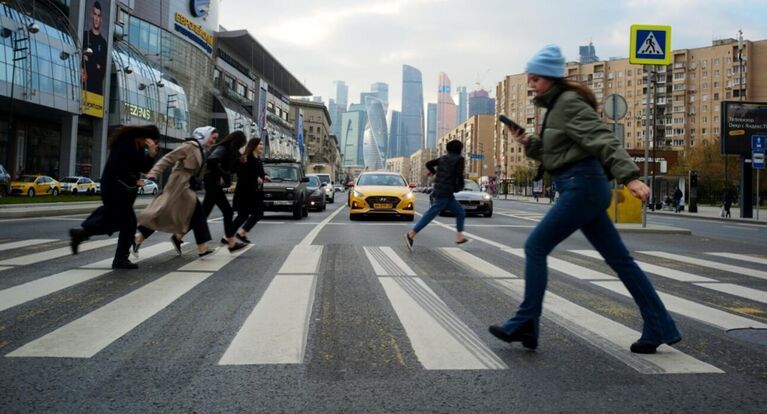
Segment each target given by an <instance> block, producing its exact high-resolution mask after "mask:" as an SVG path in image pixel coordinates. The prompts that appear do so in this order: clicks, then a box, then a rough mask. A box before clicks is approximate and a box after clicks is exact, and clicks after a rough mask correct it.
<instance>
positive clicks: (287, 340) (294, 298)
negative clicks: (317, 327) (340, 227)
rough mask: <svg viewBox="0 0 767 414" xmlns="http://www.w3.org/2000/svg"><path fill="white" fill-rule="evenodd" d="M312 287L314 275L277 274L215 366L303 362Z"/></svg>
mask: <svg viewBox="0 0 767 414" xmlns="http://www.w3.org/2000/svg"><path fill="white" fill-rule="evenodd" d="M304 247H307V246H301V248H304ZM316 285H317V276H316V275H282V276H281V275H277V276H276V277H275V278H274V279H273V280H272V282H271V283H270V284H269V287H268V288H267V289H266V291H265V292H264V295H263V296H262V297H261V299H260V300H259V301H258V303H257V304H256V307H255V308H254V309H253V311H252V312H251V313H250V315H249V316H248V318H247V319H246V320H245V323H244V324H243V325H242V327H241V328H240V330H239V331H238V332H237V335H236V336H235V337H234V339H233V340H232V343H231V344H229V347H228V348H227V349H226V352H224V355H223V356H222V357H221V359H220V360H219V362H218V364H219V365H248V364H300V363H302V362H304V355H305V352H306V340H307V336H308V334H309V318H310V317H311V314H312V307H313V304H314V296H315V290H316Z"/></svg>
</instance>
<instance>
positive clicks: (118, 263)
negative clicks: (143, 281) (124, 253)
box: [112, 257, 138, 269]
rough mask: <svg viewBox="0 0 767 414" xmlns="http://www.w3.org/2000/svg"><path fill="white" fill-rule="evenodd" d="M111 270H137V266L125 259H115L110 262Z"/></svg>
mask: <svg viewBox="0 0 767 414" xmlns="http://www.w3.org/2000/svg"><path fill="white" fill-rule="evenodd" d="M112 269H138V265H137V264H136V263H133V262H131V261H130V260H128V258H127V257H120V258H117V257H115V259H114V260H113V261H112Z"/></svg>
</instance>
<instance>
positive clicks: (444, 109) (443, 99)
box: [437, 72, 458, 137]
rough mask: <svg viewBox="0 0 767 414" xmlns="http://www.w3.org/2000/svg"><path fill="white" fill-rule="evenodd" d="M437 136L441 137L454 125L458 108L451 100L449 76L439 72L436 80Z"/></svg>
mask: <svg viewBox="0 0 767 414" xmlns="http://www.w3.org/2000/svg"><path fill="white" fill-rule="evenodd" d="M437 85H438V87H437V137H441V136H442V135H444V134H446V133H447V132H448V131H450V130H451V129H453V128H454V127H455V125H456V123H455V122H456V120H457V119H458V118H457V115H458V108H457V107H456V105H455V102H453V96H452V95H451V93H452V89H451V88H452V87H451V84H450V78H449V77H448V76H447V74H446V73H444V72H440V74H439V79H438V81H437Z"/></svg>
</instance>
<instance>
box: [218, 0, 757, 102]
mask: <svg viewBox="0 0 767 414" xmlns="http://www.w3.org/2000/svg"><path fill="white" fill-rule="evenodd" d="M765 19H767V1H764V0H759V1H752V0H740V1H735V0H700V1H697V0H626V1H622V0H612V1H596V0H581V1H572V0H570V1H564V0H547V1H543V0H539V1H517V0H386V1H378V0H322V1H317V0H258V1H254V0H223V1H222V4H221V9H220V24H221V25H222V26H224V27H226V28H227V29H229V30H234V29H247V30H248V31H249V32H250V33H252V34H253V35H254V37H255V38H256V39H258V41H259V42H260V43H261V44H263V45H264V46H265V47H266V48H267V49H268V50H269V51H270V53H271V54H272V55H273V56H274V57H276V58H277V59H278V60H279V61H280V62H281V63H282V64H283V66H285V67H286V68H287V69H288V70H289V71H290V72H291V73H292V74H293V75H294V76H295V77H296V78H297V79H298V80H300V81H302V82H303V83H304V85H306V86H307V87H308V88H309V90H310V91H311V92H312V93H313V94H314V95H318V96H322V98H323V100H324V101H325V102H326V103H327V101H328V99H329V98H335V89H334V86H333V81H336V80H343V81H345V82H346V83H347V85H349V101H350V103H353V102H358V101H359V94H360V92H364V91H369V90H370V85H371V84H373V83H375V82H384V83H387V84H389V108H390V109H395V110H397V109H399V108H400V106H401V102H400V100H401V93H402V65H403V64H409V65H411V66H414V67H416V68H418V69H419V70H421V72H422V74H423V87H424V101H425V102H436V100H437V76H438V74H439V72H445V73H447V75H448V76H449V77H450V79H451V81H452V84H453V91H455V89H456V88H457V87H458V86H466V87H467V88H468V89H469V90H470V91H471V90H474V89H476V88H477V85H478V84H481V86H482V87H484V89H487V90H489V91H491V94H494V90H495V85H496V84H497V83H498V82H499V81H501V80H502V79H503V78H504V76H506V75H510V74H516V73H521V72H524V70H525V63H526V61H527V60H528V59H529V57H530V56H531V55H532V54H533V53H535V51H537V50H538V49H540V48H541V47H542V46H544V45H546V44H549V43H554V44H557V45H559V46H560V47H561V48H562V51H563V53H564V54H565V56H566V57H567V60H568V61H570V60H577V59H578V46H580V45H586V44H588V42H589V41H591V42H593V43H594V46H595V48H596V51H597V56H599V57H600V59H607V58H610V57H627V56H628V53H629V52H628V48H629V28H630V26H631V25H632V24H662V25H670V26H672V48H673V49H685V48H696V47H704V46H709V45H711V41H712V40H713V39H720V38H734V37H736V36H737V32H738V29H740V30H743V34H744V38H745V39H747V40H763V39H767V24H765Z"/></svg>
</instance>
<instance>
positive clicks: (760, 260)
mask: <svg viewBox="0 0 767 414" xmlns="http://www.w3.org/2000/svg"><path fill="white" fill-rule="evenodd" d="M706 254H708V255H711V256H719V257H726V258H728V259H735V260H741V261H744V262H751V263H756V264H762V265H767V259H764V258H761V257H753V256H748V255H745V254H737V253H706Z"/></svg>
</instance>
